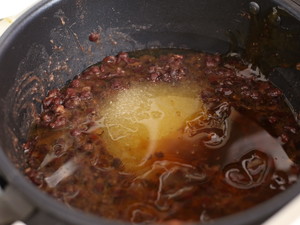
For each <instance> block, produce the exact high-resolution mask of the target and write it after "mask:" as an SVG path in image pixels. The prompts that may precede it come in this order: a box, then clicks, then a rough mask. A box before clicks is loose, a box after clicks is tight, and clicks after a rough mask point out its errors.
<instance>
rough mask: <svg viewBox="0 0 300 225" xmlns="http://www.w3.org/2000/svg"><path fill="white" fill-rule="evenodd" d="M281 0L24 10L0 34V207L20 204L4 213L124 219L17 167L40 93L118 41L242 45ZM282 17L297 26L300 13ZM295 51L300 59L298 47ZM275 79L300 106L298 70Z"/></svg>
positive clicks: (69, 3) (139, 1)
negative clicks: (45, 185) (0, 184)
mask: <svg viewBox="0 0 300 225" xmlns="http://www.w3.org/2000/svg"><path fill="white" fill-rule="evenodd" d="M277 1H278V0H277ZM278 2H279V3H280V4H281V5H282V6H281V7H283V9H284V10H286V11H287V12H288V13H290V14H292V15H293V16H294V17H295V18H299V17H300V16H299V15H300V11H298V9H297V7H295V5H293V4H296V5H297V2H296V1H286V0H284V1H283V0H282V1H278ZM278 2H273V1H271V0H259V1H257V2H256V3H254V2H250V1H248V0H227V1H222V0H201V1H199V0H164V1H159V0H110V1H108V0H52V1H42V2H40V3H39V4H37V5H35V6H34V7H33V8H32V9H30V10H29V11H28V12H26V13H25V14H24V15H23V16H21V17H20V18H19V19H18V20H17V21H16V22H15V23H14V24H13V25H12V26H11V27H10V28H9V29H8V30H7V31H6V33H5V34H4V35H3V36H2V37H1V39H0V46H1V48H0V84H1V88H0V102H1V111H0V118H1V121H0V140H1V141H0V145H1V146H0V171H1V172H0V173H1V174H2V176H3V178H4V180H5V181H6V182H7V185H6V187H5V190H4V193H2V196H1V198H0V199H1V200H0V203H1V204H2V203H3V202H5V203H6V204H7V208H6V209H4V208H2V213H3V212H4V211H3V210H9V209H12V211H14V214H10V215H13V216H12V217H11V218H8V217H9V215H8V214H9V213H7V214H6V212H5V217H7V218H6V219H7V221H6V222H7V223H9V221H12V220H13V219H22V220H24V221H25V222H26V223H27V224H32V225H40V224H44V225H48V224H49V225H50V224H51V225H55V224H57V225H58V224H66V225H67V224H69V225H70V224H75V225H92V224H98V225H100V224H101V225H104V224H105V225H106V224H124V223H122V222H116V221H109V220H107V219H105V218H99V217H96V216H93V215H89V214H86V213H83V212H81V211H80V210H77V209H71V208H68V207H67V206H65V205H63V204H62V203H60V202H58V201H56V200H55V199H53V198H52V197H49V196H48V195H46V194H45V193H43V192H42V191H40V190H39V189H38V188H37V187H36V186H35V185H34V184H32V183H31V182H30V181H29V180H27V179H26V178H25V177H24V176H23V175H22V173H21V172H20V171H19V170H18V165H19V164H20V162H22V160H23V158H22V154H21V152H22V147H21V144H22V143H24V141H25V140H26V135H27V130H28V128H29V126H30V123H31V121H32V119H33V115H35V114H37V113H39V112H40V111H41V107H40V105H41V99H42V98H43V97H45V96H46V94H47V92H48V91H49V90H50V89H53V88H54V87H62V86H63V84H65V82H67V81H68V80H70V79H72V78H73V76H74V75H76V74H79V73H80V72H81V71H82V70H83V69H84V68H86V67H87V66H89V65H91V64H94V63H96V62H98V61H100V60H102V59H103V58H104V57H105V56H107V55H115V54H117V53H118V52H120V51H133V50H137V49H145V48H153V47H160V48H172V47H176V48H189V49H195V50H201V51H205V52H219V53H226V52H228V51H229V50H230V49H231V48H232V47H234V48H235V49H242V48H244V47H245V45H246V42H245V40H247V37H248V36H249V35H248V32H249V30H251V29H249V24H251V23H250V20H249V17H250V16H251V15H252V16H251V17H253V18H254V20H255V18H256V16H260V15H265V14H266V13H268V12H272V10H274V9H275V8H273V7H276V6H278V4H279V3H278ZM249 4H250V10H249ZM251 13H252V14H251ZM279 22H280V21H279ZM298 22H299V21H298ZM286 23H287V25H289V24H291V26H293V27H295V26H296V27H298V30H299V28H300V24H299V23H297V20H296V19H294V20H293V19H291V20H287V21H286ZM91 33H97V34H99V35H100V38H99V41H97V42H91V41H90V40H89V38H88V37H89V34H91ZM298 37H299V39H298V40H299V43H300V36H298ZM296 57H298V60H299V62H300V57H299V55H296ZM270 79H271V80H272V81H273V82H274V83H275V84H276V85H277V86H279V87H280V88H281V89H282V90H283V91H284V93H285V94H286V96H287V98H288V100H289V102H290V103H291V104H292V105H293V107H294V109H295V111H296V112H297V111H298V110H299V109H300V101H299V99H300V98H299V97H300V76H297V75H296V73H295V72H293V71H279V72H278V71H277V73H275V74H273V75H272V76H271V75H270ZM298 193H300V183H299V182H298V183H296V184H294V185H292V186H291V187H290V188H289V189H288V190H286V191H284V192H283V193H281V194H279V195H277V196H275V197H273V198H272V199H270V200H268V201H266V202H264V203H262V204H260V205H257V206H256V207H253V208H251V209H249V210H245V211H243V212H241V213H237V214H235V215H232V216H228V217H224V218H221V219H218V220H215V221H213V222H211V223H209V224H214V225H221V224H231V225H235V224H236V225H238V224H241V225H242V224H243V225H247V224H249V225H250V224H260V223H261V222H263V221H265V220H266V219H267V218H268V217H269V216H271V215H272V214H274V213H275V212H276V211H277V210H279V209H280V208H281V207H282V206H283V205H285V204H286V203H287V202H289V201H290V200H291V199H293V198H294V197H295V196H296V195H297V194H298ZM87 201H88V200H87ZM1 204H0V211H1ZM2 206H3V205H2ZM0 215H1V213H0ZM1 216H4V214H3V215H1ZM13 217H14V218H13ZM3 218H4V217H3ZM3 218H2V220H3V221H4V219H3ZM0 221H1V219H0ZM3 223H4V222H3Z"/></svg>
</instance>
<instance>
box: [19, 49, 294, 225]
mask: <svg viewBox="0 0 300 225" xmlns="http://www.w3.org/2000/svg"><path fill="white" fill-rule="evenodd" d="M151 53H153V54H149V52H139V53H137V54H133V55H136V57H129V56H128V54H127V53H120V54H119V55H118V56H116V57H115V56H109V57H107V58H105V59H104V60H103V61H102V62H101V63H99V64H96V65H93V66H92V67H90V68H88V69H86V70H85V71H83V72H82V74H80V76H79V77H78V78H76V79H74V80H73V81H72V82H70V84H68V85H66V86H65V87H64V88H62V89H61V90H52V91H50V92H49V95H48V96H47V97H46V98H45V99H44V101H43V112H42V113H41V115H40V116H39V118H38V119H37V122H36V123H35V124H34V125H33V127H32V130H31V132H30V135H29V139H28V142H27V143H26V144H24V155H25V158H26V163H25V164H24V173H25V174H26V175H27V176H28V177H29V178H30V179H31V180H32V181H33V182H34V183H35V184H36V185H38V186H39V187H40V188H41V189H43V190H44V191H46V192H47V193H49V194H50V195H52V196H53V197H55V198H57V199H59V200H60V201H62V202H64V203H66V204H67V205H68V206H70V207H76V208H80V209H82V210H84V211H86V212H90V213H94V214H96V215H99V216H103V217H107V218H110V219H116V220H125V221H129V222H132V223H134V224H136V223H151V222H158V223H163V222H168V221H173V222H174V221H176V222H177V223H181V222H182V223H183V222H191V221H196V222H206V221H209V220H213V219H215V218H219V217H222V216H226V215H230V214H233V213H236V212H239V211H241V210H244V209H247V208H250V207H253V206H255V205H256V204H258V203H260V202H262V201H265V200H267V199H269V198H271V197H272V196H274V195H276V194H277V193H280V192H282V191H284V190H285V189H286V188H288V187H289V186H290V185H291V184H293V183H294V182H295V181H296V180H297V178H298V176H299V171H300V170H299V168H300V167H299V162H300V157H299V156H300V154H299V146H300V135H299V125H298V121H297V120H296V119H295V118H294V115H293V112H292V110H291V109H290V108H289V107H288V105H287V104H286V102H285V98H284V96H283V94H282V92H281V91H280V90H279V89H278V88H276V87H274V86H273V85H272V84H271V83H270V82H268V81H266V80H264V79H263V78H262V76H261V74H260V71H259V69H258V68H255V69H253V66H252V65H251V64H247V63H245V62H243V61H242V60H241V59H240V58H239V57H237V56H226V57H225V56H220V55H211V54H205V53H196V52H190V51H180V53H179V52H178V50H169V51H160V50H153V51H152V52H151Z"/></svg>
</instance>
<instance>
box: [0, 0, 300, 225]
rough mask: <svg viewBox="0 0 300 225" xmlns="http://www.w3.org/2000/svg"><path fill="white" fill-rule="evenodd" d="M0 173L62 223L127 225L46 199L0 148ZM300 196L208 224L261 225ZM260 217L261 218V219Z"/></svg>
mask: <svg viewBox="0 0 300 225" xmlns="http://www.w3.org/2000/svg"><path fill="white" fill-rule="evenodd" d="M60 1H61V0H52V1H47V0H44V1H41V2H39V3H37V4H36V5H34V6H33V7H32V8H30V9H29V10H28V11H26V12H25V13H24V14H23V15H22V16H20V17H19V18H18V19H17V20H16V21H15V22H14V23H13V24H12V25H11V26H10V27H9V28H8V29H7V30H6V31H5V33H4V34H3V35H2V36H1V38H0V46H1V49H0V52H1V51H3V49H5V48H7V47H8V46H9V40H10V39H11V38H12V37H14V36H16V35H17V32H18V30H19V29H22V27H25V26H26V24H27V23H28V22H29V21H30V20H32V19H34V17H35V16H37V15H38V14H39V13H40V12H43V11H44V10H47V8H48V7H51V5H53V4H56V3H58V2H60ZM0 171H1V173H2V174H3V176H4V177H5V178H6V179H7V181H8V184H9V185H12V186H13V187H15V188H16V189H17V190H18V191H19V192H20V193H23V194H24V197H25V198H26V199H28V200H29V201H30V202H31V203H32V204H33V205H34V206H36V207H37V209H40V210H42V211H43V212H46V213H48V214H49V215H50V216H54V217H55V218H58V219H60V220H62V221H65V222H67V223H70V224H74V225H83V224H84V225H93V224H94V225H96V224H98V225H99V224H103V225H104V224H105V225H118V224H120V225H121V224H128V223H124V222H117V221H111V220H107V219H103V218H99V217H97V216H94V215H91V214H87V213H84V212H82V211H81V210H78V209H71V208H68V207H67V206H65V205H64V204H63V203H61V202H59V201H57V200H55V199H53V198H52V197H50V196H48V195H47V194H45V193H44V192H42V191H41V190H40V189H38V188H37V187H36V186H35V185H34V184H32V183H31V182H30V181H29V180H28V179H26V177H25V176H24V175H23V174H22V173H21V172H20V171H19V170H18V169H17V168H16V167H15V166H14V165H13V163H12V162H11V161H10V160H9V158H8V157H7V155H6V154H5V153H4V150H3V149H2V147H1V146H0ZM299 193H300V182H297V183H295V184H294V185H292V186H291V187H290V188H288V189H287V190H286V191H284V192H282V193H280V194H278V195H276V196H274V197H273V198H271V199H269V200H267V201H265V202H263V203H261V204H259V205H257V206H255V207H253V208H250V209H248V210H245V211H242V212H240V213H236V214H234V215H230V216H227V217H223V218H220V219H217V220H214V221H213V222H209V224H211V225H224V224H230V225H239V224H243V225H247V224H253V223H258V221H260V222H261V219H260V218H261V217H263V218H267V217H269V216H271V215H272V214H274V212H276V211H277V210H279V209H280V208H282V207H283V206H284V205H285V204H286V203H288V202H289V201H291V200H292V199H293V198H294V197H295V196H296V195H298V194H299ZM262 214H263V216H262Z"/></svg>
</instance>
